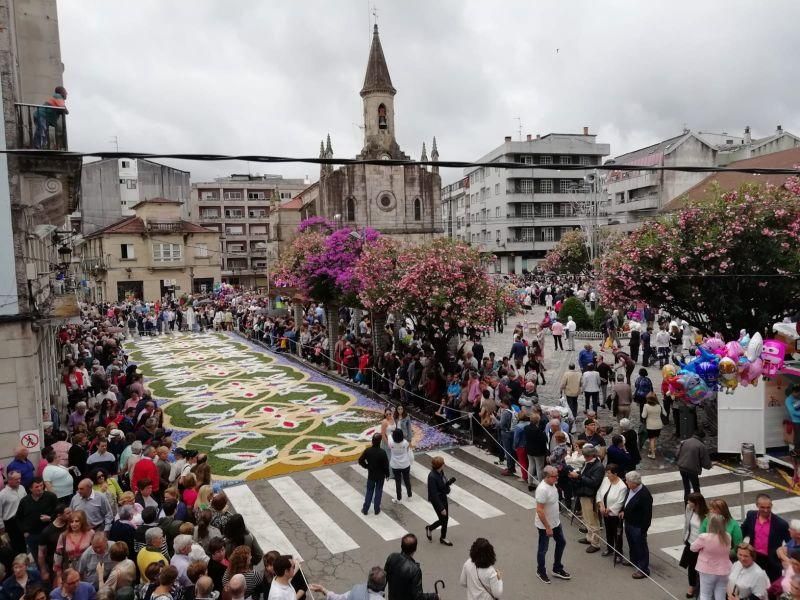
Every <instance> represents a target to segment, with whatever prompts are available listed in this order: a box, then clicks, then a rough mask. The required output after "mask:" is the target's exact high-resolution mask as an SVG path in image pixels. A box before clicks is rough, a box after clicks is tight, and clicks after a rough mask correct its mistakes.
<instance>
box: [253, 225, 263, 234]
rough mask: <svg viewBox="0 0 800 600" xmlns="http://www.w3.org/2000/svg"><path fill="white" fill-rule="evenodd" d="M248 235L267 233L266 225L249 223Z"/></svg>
mask: <svg viewBox="0 0 800 600" xmlns="http://www.w3.org/2000/svg"><path fill="white" fill-rule="evenodd" d="M250 235H267V226H266V225H250Z"/></svg>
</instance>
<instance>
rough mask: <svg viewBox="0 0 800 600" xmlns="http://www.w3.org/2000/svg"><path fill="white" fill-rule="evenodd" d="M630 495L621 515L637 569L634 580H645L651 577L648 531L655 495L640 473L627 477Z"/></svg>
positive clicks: (626, 499)
mask: <svg viewBox="0 0 800 600" xmlns="http://www.w3.org/2000/svg"><path fill="white" fill-rule="evenodd" d="M625 484H626V485H627V486H628V494H627V495H626V497H625V504H624V505H623V507H622V511H621V512H620V514H619V517H620V519H622V520H623V522H624V524H625V537H626V539H627V540H628V548H629V549H630V556H631V563H632V564H633V566H634V567H635V568H636V571H635V572H634V573H633V575H632V577H633V579H644V578H645V577H647V576H648V575H650V549H649V548H648V547H647V530H648V529H650V522H651V521H652V520H653V495H652V494H651V493H650V490H648V489H647V487H645V486H644V485H643V484H642V476H641V475H639V473H638V471H631V472H630V473H628V474H627V475H626V476H625Z"/></svg>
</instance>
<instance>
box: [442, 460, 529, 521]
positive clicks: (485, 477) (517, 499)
mask: <svg viewBox="0 0 800 600" xmlns="http://www.w3.org/2000/svg"><path fill="white" fill-rule="evenodd" d="M429 454H430V455H431V456H441V457H442V458H444V460H445V468H450V469H452V470H454V471H458V472H459V473H461V474H462V475H466V476H467V477H469V478H470V479H472V480H473V481H474V482H475V483H478V484H480V485H482V486H483V487H485V488H488V489H490V490H492V491H493V492H496V493H498V494H500V495H501V496H503V497H505V498H507V499H509V500H511V501H512V502H513V503H514V504H518V505H519V506H521V507H522V508H528V509H533V508H535V507H536V501H535V500H534V499H533V497H532V496H529V495H528V494H526V493H524V492H521V491H520V490H518V489H517V488H515V487H511V486H510V485H508V484H507V483H503V482H502V481H500V480H499V479H496V478H495V477H492V476H491V475H489V474H487V473H484V472H483V471H481V470H480V469H477V468H475V467H473V466H472V465H468V464H467V463H465V462H462V461H460V460H458V459H457V458H455V457H453V456H451V455H449V454H443V453H441V452H431V453H429Z"/></svg>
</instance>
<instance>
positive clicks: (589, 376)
mask: <svg viewBox="0 0 800 600" xmlns="http://www.w3.org/2000/svg"><path fill="white" fill-rule="evenodd" d="M581 387H582V388H583V396H584V401H585V405H584V406H585V409H584V411H583V412H585V413H588V412H589V403H590V402H591V406H592V410H593V411H594V412H595V413H597V409H598V407H599V405H600V373H598V372H597V371H596V370H595V368H594V365H593V364H588V365H586V370H585V371H584V372H583V375H581Z"/></svg>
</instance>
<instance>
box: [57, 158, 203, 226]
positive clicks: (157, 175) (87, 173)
mask: <svg viewBox="0 0 800 600" xmlns="http://www.w3.org/2000/svg"><path fill="white" fill-rule="evenodd" d="M189 176H190V174H189V172H188V171H182V170H180V169H175V168H173V167H169V166H167V165H162V164H160V163H157V162H154V161H152V160H144V159H136V158H108V159H104V160H97V161H94V162H89V163H86V164H85V165H83V172H82V173H81V206H80V210H78V211H76V212H75V213H74V214H73V216H72V221H73V223H75V222H76V221H77V222H78V223H80V231H81V232H82V233H83V234H84V235H87V234H90V233H92V232H93V231H97V230H98V229H102V228H103V227H108V226H109V225H111V224H112V223H116V222H117V221H119V220H120V219H122V218H124V217H130V216H133V207H134V206H135V205H136V204H138V203H139V202H142V201H143V200H149V199H151V198H172V199H175V200H177V201H178V202H180V203H181V210H182V214H181V216H182V217H183V218H184V219H191V218H196V217H197V215H196V214H195V215H192V214H191V213H190V212H189V209H190V207H189V192H190V190H191V186H190V182H189Z"/></svg>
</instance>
